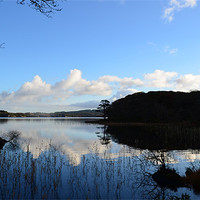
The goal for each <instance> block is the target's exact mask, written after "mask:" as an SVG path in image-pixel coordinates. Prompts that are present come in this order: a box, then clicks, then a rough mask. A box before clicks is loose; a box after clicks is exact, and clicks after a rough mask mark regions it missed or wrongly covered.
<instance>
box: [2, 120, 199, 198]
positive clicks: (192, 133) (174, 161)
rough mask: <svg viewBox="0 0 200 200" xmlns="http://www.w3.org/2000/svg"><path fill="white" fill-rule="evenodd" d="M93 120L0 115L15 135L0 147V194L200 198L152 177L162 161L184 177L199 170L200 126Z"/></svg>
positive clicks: (7, 135)
mask: <svg viewBox="0 0 200 200" xmlns="http://www.w3.org/2000/svg"><path fill="white" fill-rule="evenodd" d="M87 120H90V119H86V118H67V119H66V118H31V119H30V118H18V119H17V118H10V119H8V118H4V119H0V137H1V138H3V139H5V140H7V141H9V142H6V143H5V144H3V145H1V149H0V167H1V170H0V184H1V187H0V199H170V198H175V197H181V195H185V194H186V195H188V196H189V197H190V199H200V191H198V189H196V190H195V189H193V188H192V187H179V188H175V189H174V188H171V189H170V188H167V187H161V186H159V184H158V183H156V182H155V181H154V180H153V178H152V175H153V174H154V173H155V172H156V171H157V170H158V168H159V166H160V165H161V164H163V163H165V165H166V166H168V167H170V168H174V169H175V170H176V171H177V173H179V174H180V175H181V176H184V175H185V171H186V168H187V167H190V168H191V167H193V168H196V169H199V168H200V151H199V149H200V129H199V128H195V127H189V128H188V127H181V128H180V127H173V128H170V127H167V128H166V127H165V128H164V129H163V128H161V127H153V128H150V127H129V128H128V127H107V126H104V125H97V124H91V123H85V121H87ZM92 120H94V119H92ZM171 132H172V135H170V133H171ZM182 134H183V135H184V136H182Z"/></svg>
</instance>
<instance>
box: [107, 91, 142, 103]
mask: <svg viewBox="0 0 200 200" xmlns="http://www.w3.org/2000/svg"><path fill="white" fill-rule="evenodd" d="M136 92H139V91H138V90H136V89H132V88H128V89H120V90H119V91H117V93H116V94H115V95H113V96H112V97H111V98H110V101H111V102H113V101H116V100H117V99H121V98H123V97H125V96H127V95H129V94H133V93H136Z"/></svg>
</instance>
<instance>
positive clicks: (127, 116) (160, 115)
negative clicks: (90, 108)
mask: <svg viewBox="0 0 200 200" xmlns="http://www.w3.org/2000/svg"><path fill="white" fill-rule="evenodd" d="M108 120H110V121H116V122H145V123H148V122H150V123H151V122H153V123H154V122H161V123H162V122H185V121H187V122H188V121H189V122H191V121H192V122H197V121H200V92H199V91H193V92H190V93H185V92H172V91H158V92H148V93H143V92H139V93H135V94H132V95H128V96H126V97H125V98H122V99H119V100H117V101H115V102H113V103H112V105H111V106H110V108H109V110H108Z"/></svg>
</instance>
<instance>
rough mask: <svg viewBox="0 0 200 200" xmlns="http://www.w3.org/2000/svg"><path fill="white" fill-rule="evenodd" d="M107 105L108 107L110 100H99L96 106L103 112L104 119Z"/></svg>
mask: <svg viewBox="0 0 200 200" xmlns="http://www.w3.org/2000/svg"><path fill="white" fill-rule="evenodd" d="M109 107H110V101H108V100H101V102H100V104H99V106H98V108H97V109H98V110H99V111H101V112H102V113H103V117H104V119H106V117H107V110H108V108H109Z"/></svg>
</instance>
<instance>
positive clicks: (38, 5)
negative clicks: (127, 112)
mask: <svg viewBox="0 0 200 200" xmlns="http://www.w3.org/2000/svg"><path fill="white" fill-rule="evenodd" d="M58 1H59V0H17V3H18V4H21V5H25V4H26V5H28V6H29V7H30V8H33V9H35V10H36V11H38V12H40V13H42V14H44V15H46V16H47V17H51V14H52V13H54V12H55V11H61V10H62V8H60V5H59V3H58Z"/></svg>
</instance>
